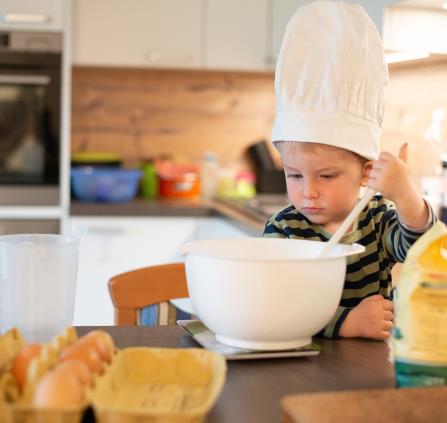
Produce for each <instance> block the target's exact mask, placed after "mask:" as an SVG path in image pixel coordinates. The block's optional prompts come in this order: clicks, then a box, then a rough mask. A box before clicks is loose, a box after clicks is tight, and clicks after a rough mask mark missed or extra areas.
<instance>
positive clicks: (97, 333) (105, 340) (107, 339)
mask: <svg viewBox="0 0 447 423" xmlns="http://www.w3.org/2000/svg"><path fill="white" fill-rule="evenodd" d="M84 338H86V339H87V338H93V339H96V340H97V342H100V343H101V344H103V345H105V347H106V348H107V351H108V352H109V355H110V357H111V356H112V355H113V353H114V352H115V343H114V342H113V338H112V337H111V336H110V334H108V333H107V332H106V331H103V330H92V331H91V332H89V333H87V335H85V336H84Z"/></svg>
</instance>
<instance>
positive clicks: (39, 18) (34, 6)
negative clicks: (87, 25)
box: [0, 0, 68, 31]
mask: <svg viewBox="0 0 447 423" xmlns="http://www.w3.org/2000/svg"><path fill="white" fill-rule="evenodd" d="M67 5H68V2H66V0H39V1H36V0H2V1H1V2H0V29H2V30H9V29H11V30H13V29H15V30H24V31H63V30H64V29H65V18H64V16H65V10H66V7H67Z"/></svg>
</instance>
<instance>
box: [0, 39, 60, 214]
mask: <svg viewBox="0 0 447 423" xmlns="http://www.w3.org/2000/svg"><path fill="white" fill-rule="evenodd" d="M61 79H62V34H61V33H45V32H24V31H11V32H5V31H0V205H15V206H17V205H34V206H36V205H57V204H59V203H60V198H59V197H60V189H59V185H60V166H61V92H62V85H61V84H62V82H61Z"/></svg>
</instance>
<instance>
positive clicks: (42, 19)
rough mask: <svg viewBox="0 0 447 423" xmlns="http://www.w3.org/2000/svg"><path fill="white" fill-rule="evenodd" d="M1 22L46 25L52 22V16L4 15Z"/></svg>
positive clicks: (31, 14)
mask: <svg viewBox="0 0 447 423" xmlns="http://www.w3.org/2000/svg"><path fill="white" fill-rule="evenodd" d="M1 21H2V22H8V23H24V24H45V23H48V22H51V16H50V15H43V14H41V13H4V14H3V15H1Z"/></svg>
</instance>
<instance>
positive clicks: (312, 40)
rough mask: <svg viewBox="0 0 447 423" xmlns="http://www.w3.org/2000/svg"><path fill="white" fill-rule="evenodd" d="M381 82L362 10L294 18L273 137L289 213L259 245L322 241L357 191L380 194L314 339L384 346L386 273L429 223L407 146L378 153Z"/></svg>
mask: <svg viewBox="0 0 447 423" xmlns="http://www.w3.org/2000/svg"><path fill="white" fill-rule="evenodd" d="M322 27H325V28H326V29H327V30H326V31H315V30H313V29H315V28H322ZM387 80H388V71H387V67H386V64H385V61H384V54H383V47H382V43H381V40H380V36H379V34H378V33H377V31H376V29H375V26H374V24H373V23H372V21H371V20H370V19H369V17H368V16H367V15H366V13H365V12H364V11H363V9H362V8H361V7H360V6H358V5H354V4H349V3H344V2H341V1H318V2H315V3H312V4H309V5H307V6H303V7H301V8H300V9H298V10H297V12H296V13H295V15H294V16H293V17H292V19H291V21H290V23H289V25H288V27H287V29H286V33H285V36H284V40H283V44H282V46H281V51H280V55H279V58H278V64H277V67H276V72H275V94H276V109H277V113H276V117H275V123H274V126H273V130H272V141H273V142H274V144H275V146H276V147H277V149H278V151H279V152H280V154H281V158H282V161H283V165H284V171H285V176H286V183H287V191H288V195H289V199H290V201H291V203H292V205H290V206H288V207H286V208H285V209H283V210H281V211H280V212H279V213H277V214H275V215H274V216H272V218H271V219H270V220H269V221H268V223H267V225H266V227H265V230H264V236H266V237H283V238H306V239H314V240H321V241H327V240H329V239H330V237H331V235H332V234H333V233H334V232H335V231H336V229H337V228H338V227H339V226H340V224H341V223H342V222H343V220H344V219H345V218H346V216H347V215H348V214H349V212H350V211H351V210H352V208H353V207H354V205H355V204H356V202H357V200H358V198H359V195H360V188H361V187H366V186H370V187H372V188H374V189H375V190H377V191H378V192H380V195H376V196H375V197H374V198H373V200H372V201H370V203H369V204H368V205H367V207H366V208H365V209H364V210H363V212H362V213H361V214H360V216H359V217H358V218H357V219H356V221H355V222H354V224H353V225H352V227H351V228H350V229H349V230H348V232H347V233H346V234H345V235H344V237H343V238H342V239H341V241H340V242H341V243H347V244H352V243H354V242H356V243H359V244H362V245H364V246H365V247H366V251H365V253H363V254H360V255H357V256H353V257H349V258H348V266H347V272H346V280H345V285H344V289H343V294H342V299H341V302H340V306H339V307H338V309H337V312H336V314H335V315H334V317H333V318H332V320H331V321H330V322H329V324H328V325H327V327H326V328H325V329H324V330H323V331H322V333H323V335H324V336H326V337H329V338H337V337H365V338H372V339H378V340H380V339H386V338H388V337H389V335H390V333H391V330H392V327H393V324H392V320H393V312H392V310H393V308H392V302H391V300H392V298H393V287H392V281H391V269H392V267H393V265H394V264H395V263H396V262H403V261H404V260H405V257H406V253H407V251H408V249H409V247H410V246H411V245H412V244H413V243H414V242H415V241H416V239H417V238H418V237H419V236H420V235H421V234H423V233H424V232H425V231H426V230H427V229H428V228H429V227H430V226H431V225H432V224H433V222H434V220H435V216H434V213H433V212H432V210H431V208H430V206H429V205H428V203H426V202H425V200H424V199H423V198H422V196H421V195H420V194H419V192H418V190H417V188H416V186H415V185H414V183H413V181H412V179H411V176H410V172H409V169H408V167H407V165H406V155H407V145H406V144H404V145H403V146H402V147H401V149H400V151H399V154H398V157H396V156H395V155H393V154H391V153H388V152H382V153H380V155H379V154H378V151H379V139H380V133H381V124H382V116H383V98H382V96H383V90H384V86H385V83H386V82H387Z"/></svg>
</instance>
